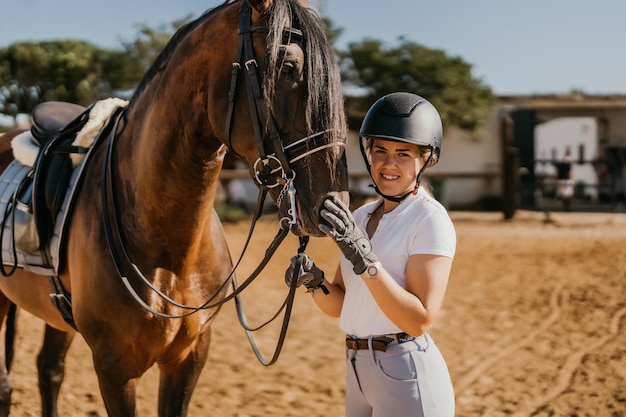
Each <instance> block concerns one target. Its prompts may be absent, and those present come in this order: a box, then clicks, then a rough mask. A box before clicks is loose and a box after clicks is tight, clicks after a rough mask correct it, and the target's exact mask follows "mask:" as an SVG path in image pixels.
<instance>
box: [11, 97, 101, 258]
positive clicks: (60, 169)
mask: <svg viewBox="0 0 626 417" xmlns="http://www.w3.org/2000/svg"><path fill="white" fill-rule="evenodd" d="M91 107H92V106H90V107H87V108H86V107H83V106H79V105H77V104H72V103H65V102H57V101H50V102H44V103H41V104H39V105H37V106H36V107H35V108H34V109H33V114H32V118H33V125H32V127H31V135H32V138H33V139H34V140H35V141H36V142H37V145H38V146H39V152H38V154H37V158H36V160H35V163H34V164H33V166H32V168H31V170H30V172H28V174H27V175H26V176H25V177H24V178H23V180H22V182H21V183H20V185H19V186H18V188H17V192H16V196H15V198H16V202H15V205H14V207H15V208H16V209H17V211H16V212H15V216H14V221H15V223H14V231H15V245H16V248H17V249H19V250H21V251H23V252H27V253H35V252H37V251H40V250H42V249H43V248H44V247H45V244H46V243H47V242H48V241H49V240H50V238H51V236H52V233H53V230H54V224H55V219H56V215H57V213H58V212H59V210H60V209H61V205H62V203H63V199H64V197H65V193H66V191H67V188H68V184H69V181H70V176H71V174H72V169H73V167H72V161H71V159H70V154H75V153H78V154H84V153H87V151H88V150H89V148H85V147H80V146H73V145H72V142H73V140H74V138H75V137H76V135H77V133H78V132H79V131H80V130H81V129H82V128H83V126H84V125H85V123H86V122H87V121H88V120H89V112H90V110H91Z"/></svg>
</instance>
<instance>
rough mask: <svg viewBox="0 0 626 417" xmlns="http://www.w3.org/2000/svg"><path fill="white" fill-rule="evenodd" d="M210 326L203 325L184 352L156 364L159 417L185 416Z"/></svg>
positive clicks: (209, 338) (205, 357)
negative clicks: (200, 333)
mask: <svg viewBox="0 0 626 417" xmlns="http://www.w3.org/2000/svg"><path fill="white" fill-rule="evenodd" d="M210 342H211V330H210V329H207V330H206V331H205V332H204V333H203V334H202V335H200V337H198V339H196V341H195V342H194V343H193V344H192V345H191V346H189V348H188V350H187V354H186V355H185V356H184V357H179V358H177V360H175V361H168V362H166V363H160V364H159V370H160V373H161V374H160V375H161V376H160V383H159V417H172V416H180V417H185V416H186V415H187V410H188V406H189V401H190V400H191V394H192V393H193V390H194V388H195V386H196V383H197V382H198V378H199V377H200V373H201V372H202V368H203V367H204V363H205V362H206V359H207V356H208V353H209V344H210Z"/></svg>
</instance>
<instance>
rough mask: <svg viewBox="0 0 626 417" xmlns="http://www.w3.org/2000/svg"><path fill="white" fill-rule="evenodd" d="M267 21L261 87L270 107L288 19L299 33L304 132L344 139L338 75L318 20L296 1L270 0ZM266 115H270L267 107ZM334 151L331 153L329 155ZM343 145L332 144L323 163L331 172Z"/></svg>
mask: <svg viewBox="0 0 626 417" xmlns="http://www.w3.org/2000/svg"><path fill="white" fill-rule="evenodd" d="M270 15H271V18H270V22H269V33H268V40H267V57H266V60H267V71H268V74H267V75H268V76H267V77H266V79H265V83H264V89H265V94H266V97H267V99H268V103H270V104H269V105H270V106H271V105H272V104H271V103H273V98H274V95H275V84H276V80H277V78H278V77H279V76H280V70H279V68H278V65H277V63H278V60H279V59H280V56H279V51H280V45H281V43H282V41H283V30H284V29H285V27H286V26H287V24H288V23H289V22H291V25H292V26H295V27H297V28H298V29H300V30H301V31H302V34H303V49H304V59H305V64H304V77H305V78H306V80H307V97H306V108H305V114H306V128H307V134H312V133H316V132H320V131H324V130H327V131H328V132H329V133H328V135H329V142H339V141H344V140H345V135H346V119H345V115H344V111H343V106H344V102H343V92H342V88H341V76H340V73H339V66H338V65H337V62H336V60H335V55H334V53H333V51H332V48H331V47H330V45H329V43H328V40H327V39H326V34H325V33H324V29H323V28H322V25H321V23H320V20H319V19H318V17H317V16H315V15H314V14H313V13H312V12H311V11H310V10H308V9H306V8H304V7H302V6H301V5H300V4H299V3H298V2H297V1H296V0H274V2H273V5H272V10H271V14H270ZM269 110H270V111H268V115H271V114H272V109H271V108H270V109H269ZM333 152H334V154H332V153H333ZM342 152H343V147H341V146H335V147H332V148H331V150H330V151H329V153H330V154H329V156H328V158H327V161H326V162H327V165H328V168H329V171H330V172H331V173H332V174H333V175H334V174H335V171H336V167H337V164H336V163H335V161H336V159H337V157H338V156H339V155H340V153H342Z"/></svg>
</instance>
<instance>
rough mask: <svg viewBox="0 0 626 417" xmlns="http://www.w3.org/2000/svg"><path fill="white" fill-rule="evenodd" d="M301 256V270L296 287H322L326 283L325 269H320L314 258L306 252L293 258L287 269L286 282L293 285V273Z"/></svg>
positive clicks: (310, 288) (311, 288) (312, 288)
mask: <svg viewBox="0 0 626 417" xmlns="http://www.w3.org/2000/svg"><path fill="white" fill-rule="evenodd" d="M299 257H302V263H301V266H300V271H299V272H298V283H297V285H296V287H299V286H301V285H304V286H305V287H306V288H307V289H309V290H314V289H316V288H320V287H322V286H323V285H322V284H323V283H324V271H322V270H321V269H319V268H318V267H317V266H316V265H315V263H314V262H313V259H311V258H309V257H308V256H306V255H305V254H304V253H301V254H299V255H296V256H294V257H292V258H291V265H290V266H289V268H287V270H286V271H285V284H287V286H288V287H291V280H292V279H293V273H294V270H295V268H296V263H297V262H298V258H299Z"/></svg>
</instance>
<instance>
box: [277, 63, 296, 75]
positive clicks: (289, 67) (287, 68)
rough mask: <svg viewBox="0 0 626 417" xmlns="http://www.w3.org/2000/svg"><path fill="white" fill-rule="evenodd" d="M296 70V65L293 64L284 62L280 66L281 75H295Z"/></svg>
mask: <svg viewBox="0 0 626 417" xmlns="http://www.w3.org/2000/svg"><path fill="white" fill-rule="evenodd" d="M294 69H295V65H294V64H293V63H292V62H283V64H282V65H281V66H280V73H281V74H283V75H291V74H293V72H294Z"/></svg>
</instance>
